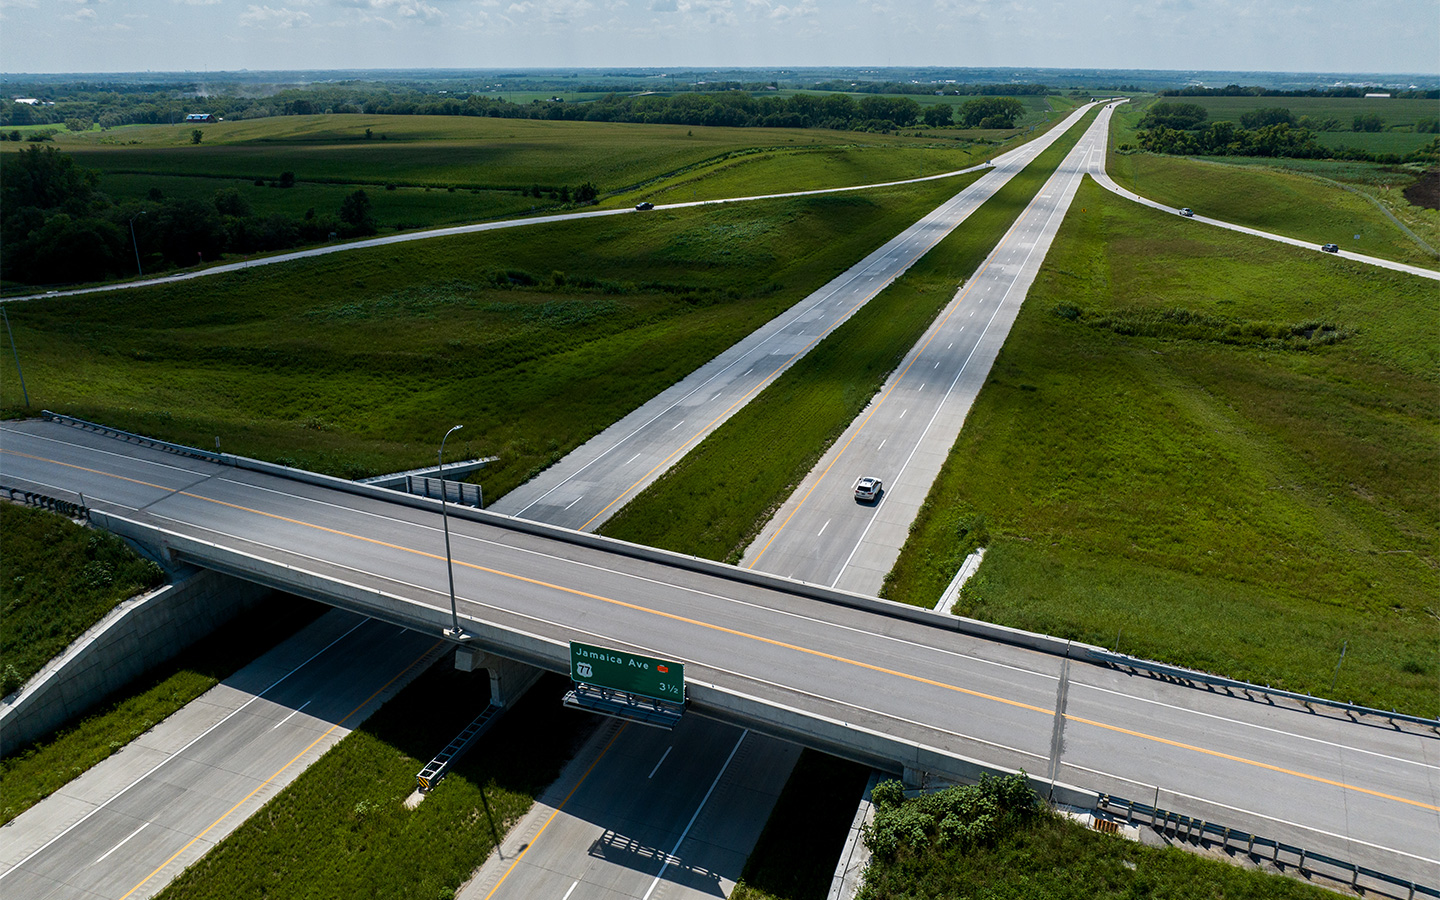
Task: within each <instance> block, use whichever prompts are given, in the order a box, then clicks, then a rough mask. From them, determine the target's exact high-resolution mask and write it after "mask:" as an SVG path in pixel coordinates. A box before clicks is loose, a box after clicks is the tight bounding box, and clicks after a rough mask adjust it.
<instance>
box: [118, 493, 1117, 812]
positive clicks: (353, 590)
mask: <svg viewBox="0 0 1440 900" xmlns="http://www.w3.org/2000/svg"><path fill="white" fill-rule="evenodd" d="M93 516H94V519H95V521H96V523H97V524H99V525H102V526H103V527H105V528H107V529H109V530H111V531H113V532H115V533H116V534H119V535H121V536H123V537H126V538H129V539H131V540H135V541H137V542H139V543H142V544H146V545H148V546H151V547H154V548H156V549H157V550H163V551H164V552H165V553H167V554H168V555H170V556H171V558H174V559H178V560H181V561H184V562H188V563H191V564H203V565H205V566H207V567H211V566H213V567H215V568H217V569H219V570H220V571H222V572H225V573H226V574H228V575H232V576H235V577H237V578H245V579H249V580H253V581H256V582H258V583H260V584H264V585H268V586H272V587H276V588H283V589H284V590H286V591H287V592H289V593H293V594H298V595H300V596H302V597H309V598H311V599H314V600H318V601H320V602H322V603H329V604H331V605H333V606H339V607H341V608H343V609H348V610H351V611H353V612H357V613H360V614H362V615H367V616H371V617H373V618H377V619H381V620H383V621H387V622H391V623H394V624H396V625H400V626H403V627H406V628H410V629H413V630H417V631H423V632H428V633H432V634H434V635H435V636H436V637H437V638H439V637H440V635H441V633H442V632H443V630H444V629H445V628H448V627H449V625H450V615H449V611H448V610H441V609H437V608H435V607H430V606H425V605H424V604H421V603H416V602H414V601H411V600H407V599H405V598H403V597H397V596H394V595H392V594H387V593H385V592H384V591H380V590H377V589H375V588H369V587H362V586H359V585H354V584H350V583H348V582H344V581H341V580H339V579H335V578H328V577H325V576H322V575H318V574H316V573H314V572H308V571H305V570H302V569H298V568H294V567H291V566H287V565H284V564H283V563H278V562H272V561H270V560H266V559H262V558H260V557H257V556H252V555H250V554H247V553H244V552H242V551H238V550H231V549H228V548H224V547H220V546H217V545H215V544H212V543H210V542H208V541H204V540H201V539H199V538H192V537H189V536H186V535H181V534H177V533H175V532H170V531H164V530H160V529H155V528H152V527H150V526H147V525H143V524H140V523H137V522H133V521H131V520H129V519H125V518H123V517H120V516H115V515H110V514H106V513H103V512H95V513H94V514H93ZM602 540H603V539H602ZM882 602H883V601H882ZM922 612H923V610H922ZM467 621H468V622H469V624H470V625H471V626H472V627H473V628H474V629H475V630H476V631H477V634H476V635H475V641H474V643H473V644H472V645H469V646H470V647H471V648H473V649H474V650H484V651H488V652H493V653H496V654H498V655H501V656H505V657H508V658H510V659H514V660H516V661H519V662H522V663H525V664H527V665H530V666H534V667H536V668H539V669H548V670H550V671H553V672H561V673H568V672H569V670H570V650H569V645H568V644H566V643H564V642H560V641H555V640H551V639H547V638H543V637H540V636H538V635H533V634H528V633H526V632H522V631H516V630H512V629H499V628H491V627H487V626H485V625H484V623H482V622H476V621H475V620H473V619H472V620H467ZM477 626H478V627H477ZM688 689H689V692H690V705H691V707H692V709H693V710H694V711H695V712H698V713H700V714H703V715H707V716H711V717H713V718H717V719H723V720H725V721H728V722H732V723H734V724H737V725H741V726H744V727H749V728H753V729H755V730H757V731H760V732H763V733H765V734H769V735H773V736H775V737H778V738H781V739H784V740H789V741H794V742H795V743H798V744H803V745H805V746H808V747H813V748H815V749H817V750H823V751H825V752H827V753H833V754H835V755H837V756H841V757H844V758H846V759H851V760H854V761H856V762H859V763H863V764H865V765H869V766H872V767H873V768H877V769H880V770H882V771H886V772H894V773H896V774H900V773H903V772H904V771H906V770H913V771H918V772H926V773H929V774H931V775H936V776H939V777H941V778H944V779H948V780H952V781H959V782H975V781H978V780H979V779H980V776H981V775H982V774H989V775H1009V774H1013V770H1011V769H1007V768H1004V767H1001V766H994V765H990V764H988V763H985V762H981V761H979V760H975V759H970V758H968V757H964V756H960V755H958V754H955V753H952V752H950V751H946V750H942V749H938V748H934V747H927V746H924V745H918V744H914V743H910V742H908V741H905V740H903V739H900V738H896V737H892V736H890V735H887V734H882V733H880V732H877V731H873V730H870V729H865V728H861V727H859V726H856V725H854V724H851V723H847V722H841V721H838V720H834V719H830V718H826V717H824V716H819V715H815V714H812V713H807V712H804V711H801V710H798V709H793V708H790V707H787V706H784V705H781V704H777V703H774V702H771V701H768V700H764V699H761V698H757V697H750V696H748V695H744V694H740V693H737V692H734V691H729V690H726V689H724V688H718V687H715V686H712V685H706V684H700V683H696V682H691V683H690V684H689V686H688ZM1031 781H1032V783H1033V784H1034V785H1035V788H1036V790H1037V791H1039V792H1040V793H1041V795H1042V796H1047V795H1048V796H1052V797H1053V798H1054V799H1055V800H1056V801H1057V802H1060V803H1068V804H1070V805H1073V806H1083V807H1086V808H1089V807H1091V806H1094V805H1095V802H1096V801H1097V797H1098V795H1097V794H1095V793H1094V792H1092V791H1086V790H1083V789H1081V788H1076V787H1072V786H1070V785H1066V784H1057V785H1055V790H1054V792H1053V793H1052V792H1051V790H1050V783H1049V782H1046V781H1042V780H1039V779H1035V778H1033V777H1032V778H1031Z"/></svg>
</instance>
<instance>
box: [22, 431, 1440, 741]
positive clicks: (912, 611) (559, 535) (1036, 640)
mask: <svg viewBox="0 0 1440 900" xmlns="http://www.w3.org/2000/svg"><path fill="white" fill-rule="evenodd" d="M44 415H45V416H46V417H48V418H50V419H52V420H54V421H57V422H62V423H64V424H68V425H74V426H76V427H79V428H84V429H86V430H90V431H94V432H97V433H101V434H107V435H112V436H115V437H118V438H120V439H122V440H127V441H132V442H136V443H141V444H144V445H146V446H152V447H157V448H159V449H162V450H166V451H169V452H172V453H180V454H184V455H187V456H193V457H196V458H199V459H206V460H211V461H213V462H217V463H220V464H222V465H230V466H238V467H240V468H246V469H252V470H256V471H261V472H267V473H270V474H273V475H280V476H282V477H286V478H291V479H295V480H299V481H304V482H308V483H312V484H319V485H322V486H325V487H330V488H334V489H336V490H341V491H346V492H348V493H353V494H360V495H362V496H370V497H375V498H377V499H384V500H386V501H388V502H392V503H406V502H407V501H408V502H411V503H426V502H427V499H426V498H421V497H419V496H417V495H407V494H404V493H399V492H396V491H392V490H387V489H384V488H377V487H373V486H371V485H365V484H360V483H357V482H353V481H347V480H345V479H343V478H333V477H330V476H328V475H321V474H319V473H315V472H308V471H306V470H304V469H293V468H287V467H285V466H280V465H276V464H273V463H266V462H262V461H260V460H253V459H247V458H245V457H240V456H234V455H232V454H228V453H227V454H216V453H211V452H210V451H208V450H199V449H196V448H194V447H185V446H183V445H180V444H172V443H169V442H168V441H157V440H154V439H152V438H146V437H143V436H141V435H135V434H131V433H129V432H125V431H120V430H118V429H114V428H109V427H107V426H104V425H96V424H94V423H93V422H86V421H84V420H83V419H76V418H74V417H72V416H63V415H59V414H57V413H52V412H48V411H47V412H45V413H44ZM447 483H448V482H447ZM454 483H456V484H458V483H459V482H454ZM454 512H455V513H457V514H460V515H463V516H466V517H469V518H473V519H475V520H476V521H480V522H485V523H487V524H492V525H502V526H503V527H506V528H510V529H513V530H517V531H523V532H527V533H530V534H538V535H542V536H544V537H550V538H554V539H557V540H563V541H566V542H568V543H571V544H577V545H580V546H589V547H596V548H599V549H604V550H608V551H610V552H612V553H619V554H621V555H624V556H629V557H631V558H635V559H643V560H648V561H652V562H659V563H662V564H665V565H670V566H675V567H678V568H682V569H688V570H690V571H697V572H701V573H705V574H712V575H718V576H720V577H723V578H727V579H730V580H732V581H737V582H741V583H745V584H755V585H762V586H764V587H768V588H771V589H784V590H786V591H787V592H789V593H791V594H794V595H796V596H802V597H807V598H810V599H814V600H819V601H821V602H824V603H832V604H835V605H838V606H846V607H849V608H851V609H860V610H864V611H866V612H872V613H876V614H878V615H883V616H887V617H890V618H899V619H906V620H909V621H912V622H917V623H919V624H924V625H929V626H932V627H940V628H947V629H950V630H952V631H957V632H959V633H961V634H966V635H970V636H971V637H975V638H979V639H981V640H987V641H995V642H998V643H1003V644H1010V645H1012V646H1016V647H1023V648H1026V649H1030V650H1036V651H1038V652H1041V653H1046V654H1049V655H1052V656H1059V657H1068V658H1071V659H1080V660H1083V661H1086V662H1091V663H1095V664H1097V665H1103V666H1111V667H1114V668H1121V669H1130V670H1132V671H1137V672H1148V673H1150V674H1152V675H1156V676H1158V677H1161V678H1170V679H1174V680H1177V681H1183V682H1187V683H1190V684H1202V685H1206V686H1207V687H1210V688H1218V689H1220V690H1225V691H1229V692H1235V691H1239V692H1241V693H1244V694H1246V695H1248V696H1251V697H1255V696H1257V695H1258V696H1262V697H1267V698H1272V700H1273V699H1276V698H1278V699H1284V700H1287V701H1290V702H1294V703H1297V704H1299V705H1301V706H1303V707H1305V708H1306V709H1308V710H1310V711H1311V712H1312V713H1313V712H1315V711H1316V709H1317V708H1327V709H1333V710H1337V711H1340V712H1343V713H1345V714H1347V715H1350V716H1352V717H1354V716H1366V717H1373V718H1378V719H1384V720H1387V721H1389V722H1391V723H1392V725H1393V724H1394V723H1397V722H1407V723H1411V724H1415V725H1420V726H1423V727H1426V728H1431V729H1434V730H1436V731H1440V719H1427V718H1424V717H1423V716H1414V715H1409V714H1406V713H1399V712H1396V711H1394V710H1383V709H1375V708H1372V707H1368V706H1361V705H1358V704H1355V703H1346V702H1342V701H1339V700H1330V699H1326V698H1324V697H1314V696H1311V695H1309V694H1303V693H1299V692H1297V691H1287V690H1284V689H1282V688H1275V687H1270V686H1269V685H1265V686H1261V685H1258V684H1251V683H1250V682H1245V681H1237V680H1235V679H1233V678H1224V677H1222V676H1219V675H1212V674H1210V673H1208V672H1200V671H1197V670H1194V669H1186V668H1183V667H1180V666H1175V665H1171V664H1169V663H1162V662H1155V661H1152V660H1145V659H1139V658H1137V657H1133V656H1126V655H1125V654H1123V653H1113V652H1111V651H1109V650H1106V649H1105V648H1103V647H1096V646H1094V645H1091V644H1082V643H1078V642H1075V641H1067V640H1065V639H1063V638H1057V637H1053V636H1051V635H1046V634H1039V633H1037V632H1032V631H1023V630H1021V629H1018V628H1009V627H1007V626H1004V625H995V624H993V623H990V622H982V621H980V620H978V619H967V618H965V617H963V616H953V615H945V614H943V613H936V612H934V611H932V610H929V609H922V608H920V607H916V606H908V605H906V604H903V603H896V602H894V601H890V600H881V599H879V598H876V597H868V596H864V595H861V594H851V593H847V592H845V591H839V590H835V589H834V588H830V587H828V586H825V585H817V584H808V583H805V582H800V581H793V580H791V579H788V578H781V577H779V576H775V575H770V574H768V573H764V572H756V571H754V570H751V569H741V568H737V567H735V566H727V565H725V564H723V563H717V562H712V561H711V560H707V559H701V558H698V557H692V556H685V555H683V554H679V553H672V552H669V551H666V550H658V549H655V548H652V547H645V546H641V545H638V544H629V543H626V542H625V541H618V540H615V539H613V538H607V537H603V536H601V535H595V534H589V533H582V532H574V531H570V530H569V529H563V528H557V527H555V526H552V525H547V524H544V523H541V522H532V521H529V520H526V519H519V518H514V517H511V516H497V515H495V514H493V513H488V512H484V511H482V510H478V509H473V508H466V507H465V506H463V505H462V506H461V507H459V508H457V509H456V510H455V511H454Z"/></svg>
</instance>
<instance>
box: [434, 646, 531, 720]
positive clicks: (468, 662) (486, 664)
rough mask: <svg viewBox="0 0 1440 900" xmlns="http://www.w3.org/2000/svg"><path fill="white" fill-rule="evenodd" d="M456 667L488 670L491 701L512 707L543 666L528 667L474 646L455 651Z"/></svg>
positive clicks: (466, 669)
mask: <svg viewBox="0 0 1440 900" xmlns="http://www.w3.org/2000/svg"><path fill="white" fill-rule="evenodd" d="M455 668H457V669H459V670H460V671H462V672H473V671H475V670H476V669H485V670H486V671H488V672H489V673H490V702H491V703H493V704H495V705H496V706H513V705H514V704H515V702H516V701H518V700H519V699H520V698H521V697H522V696H524V694H525V692H526V691H528V690H529V689H530V686H531V685H533V684H534V683H535V682H536V681H537V680H539V678H540V676H541V675H543V674H544V673H545V670H544V669H537V668H535V667H534V666H527V665H526V664H525V663H522V662H516V661H515V660H513V659H507V658H505V657H503V656H496V655H495V654H494V653H487V652H486V651H484V650H480V649H477V648H475V647H458V648H456V650H455Z"/></svg>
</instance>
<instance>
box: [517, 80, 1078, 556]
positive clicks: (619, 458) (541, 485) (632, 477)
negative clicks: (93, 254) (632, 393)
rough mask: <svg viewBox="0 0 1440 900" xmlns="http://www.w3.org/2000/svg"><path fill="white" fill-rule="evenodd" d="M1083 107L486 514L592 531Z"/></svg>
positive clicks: (1023, 163)
mask: <svg viewBox="0 0 1440 900" xmlns="http://www.w3.org/2000/svg"><path fill="white" fill-rule="evenodd" d="M1092 105H1093V104H1089V105H1086V106H1084V107H1081V108H1080V109H1077V110H1075V111H1074V112H1072V113H1070V115H1069V116H1067V117H1066V118H1065V119H1064V120H1063V121H1062V122H1061V123H1059V124H1058V125H1056V126H1055V127H1054V128H1052V129H1050V130H1049V131H1048V132H1046V133H1045V134H1044V135H1042V136H1040V137H1039V138H1036V139H1035V140H1033V141H1031V142H1030V143H1028V144H1025V145H1023V146H1021V147H1018V148H1016V149H1015V150H1012V151H1010V152H1009V153H1006V154H1004V155H1002V156H997V157H996V158H995V160H994V163H995V166H994V168H993V169H992V170H991V171H989V172H987V173H986V174H985V175H984V176H982V177H981V178H979V179H978V180H976V181H975V182H974V183H973V184H971V185H969V186H968V187H966V188H965V189H964V190H962V191H960V192H959V193H958V194H956V195H955V196H954V197H952V198H951V199H949V200H947V201H946V202H945V203H943V204H941V205H940V206H939V207H938V208H937V209H936V210H934V211H933V212H931V213H930V214H929V215H927V216H925V217H924V218H923V219H921V220H920V221H919V222H917V223H915V224H914V225H912V226H911V227H909V228H907V229H905V230H904V231H903V232H901V233H900V234H899V235H897V236H896V237H895V238H893V239H892V240H890V241H889V242H887V243H886V244H885V245H884V246H882V247H881V248H880V249H878V250H876V251H875V252H873V253H871V254H870V255H869V256H867V257H865V258H864V259H863V260H861V261H860V262H858V263H856V264H855V265H854V266H852V267H851V268H850V269H849V270H847V271H845V272H843V273H842V274H840V275H839V276H837V277H836V278H835V279H834V280H832V281H831V282H830V283H829V284H827V285H825V286H824V287H822V288H820V289H819V290H818V291H816V292H815V293H813V294H811V295H810V296H809V297H807V298H805V299H804V300H802V301H800V302H799V303H797V304H796V305H794V306H792V307H791V308H790V309H788V310H786V311H785V312H784V313H781V314H780V315H779V316H776V317H775V318H774V319H772V320H771V321H769V322H768V323H766V324H765V325H763V326H761V327H760V328H759V329H757V330H756V331H754V332H752V333H751V334H750V335H749V336H747V337H745V338H743V339H742V340H740V341H739V342H737V343H736V344H735V345H734V346H732V347H730V348H729V349H728V350H726V351H724V352H723V353H721V354H720V355H719V356H717V357H715V358H714V359H713V360H711V361H710V362H708V363H706V364H704V365H703V366H701V367H700V368H698V369H696V370H695V371H694V372H692V373H691V374H690V375H688V376H687V377H685V378H683V379H681V380H680V381H679V382H678V383H676V384H675V385H673V386H671V387H670V388H668V389H666V390H664V391H662V392H661V393H660V394H658V395H656V396H655V397H654V398H653V399H652V400H650V401H649V402H647V403H645V404H643V405H641V406H640V407H639V408H638V409H636V410H635V411H634V412H632V413H630V414H629V415H627V416H625V417H624V418H623V419H621V420H620V421H618V422H616V423H615V424H614V425H611V426H610V427H609V428H607V429H605V430H604V431H602V432H601V433H600V434H598V435H596V436H595V437H593V438H591V439H590V440H589V441H587V442H586V443H585V444H583V445H581V446H580V447H577V448H576V449H575V450H573V451H571V452H570V453H569V454H568V455H566V457H565V458H564V459H562V460H560V461H559V462H557V463H556V464H555V465H553V466H551V467H550V468H548V469H546V470H545V471H544V472H541V473H540V474H539V475H537V476H536V477H534V478H532V479H530V481H528V482H526V483H525V484H523V485H521V486H520V487H518V488H516V489H515V490H513V491H511V492H510V493H508V494H506V495H505V496H504V497H502V498H500V499H499V500H498V501H496V502H495V503H494V504H492V505H491V507H490V508H491V509H493V510H494V511H496V512H501V513H506V514H507V515H516V516H522V517H524V518H530V519H535V520H537V521H542V522H548V523H550V524H552V525H562V526H564V527H567V528H576V529H579V530H581V531H592V530H594V529H596V528H598V527H600V525H601V524H603V523H604V522H605V520H606V519H608V518H609V517H610V516H612V515H614V514H615V513H616V512H618V511H619V509H620V507H621V506H623V505H624V504H625V503H626V502H628V501H629V500H630V499H631V498H632V497H634V496H635V495H636V494H638V493H639V492H640V491H642V490H644V489H645V488H646V487H647V486H648V485H650V484H651V483H652V482H653V481H654V480H655V479H656V478H659V477H660V476H661V475H663V474H664V473H665V472H666V470H668V469H669V468H670V467H671V466H673V465H675V463H676V462H678V461H679V460H680V458H681V457H682V456H683V455H684V454H685V453H686V452H687V451H689V450H690V449H691V448H693V447H694V446H695V445H697V444H699V443H700V441H702V440H703V439H704V438H705V437H706V436H707V435H709V434H710V433H711V432H712V431H714V430H715V429H716V428H718V427H719V426H720V425H721V424H723V423H724V422H725V420H726V419H728V418H730V416H732V415H734V414H735V413H736V412H737V411H739V410H740V409H741V408H742V407H743V406H744V405H745V404H746V403H748V402H749V401H750V400H751V399H752V398H753V397H754V396H755V395H756V394H758V393H759V392H760V391H761V390H763V389H764V388H765V387H766V385H768V384H770V383H771V382H772V381H774V380H775V379H776V378H777V377H779V375H780V374H781V373H783V372H784V371H785V370H786V369H788V368H789V367H790V366H791V365H792V364H793V363H794V362H795V361H796V360H798V359H799V358H800V357H802V356H804V355H805V354H806V353H808V352H809V351H810V349H811V348H813V347H814V346H815V345H816V344H818V343H819V342H820V341H822V340H823V339H824V338H825V337H826V336H827V335H828V334H830V332H831V331H833V330H834V329H835V328H837V327H838V326H839V325H840V324H841V323H843V322H844V321H845V320H846V319H848V318H849V317H850V316H851V314H853V313H854V312H855V310H857V309H859V308H860V307H862V306H864V305H865V304H866V303H867V302H869V301H870V299H871V298H873V297H874V296H875V295H877V294H878V293H880V291H882V290H884V289H885V287H887V286H888V285H889V284H890V283H891V282H893V281H894V280H895V279H896V278H898V277H899V276H900V275H901V274H903V273H904V272H905V270H906V269H908V268H910V266H911V265H912V264H914V262H915V261H916V260H918V259H919V258H920V257H922V256H924V255H925V253H926V252H927V251H929V250H930V248H932V247H934V246H935V245H936V244H938V243H939V242H940V241H941V240H942V239H943V238H944V237H945V236H946V235H948V234H949V233H950V232H951V231H953V230H954V229H955V228H956V227H958V226H959V225H960V224H961V223H963V222H964V221H965V220H966V219H967V218H968V217H969V216H970V214H971V213H973V212H974V211H975V210H976V209H978V208H979V207H980V205H981V204H982V203H984V202H985V201H986V200H988V199H989V198H990V197H991V196H993V195H994V193H995V192H996V191H998V190H999V189H1000V188H1001V187H1003V186H1004V185H1005V184H1006V183H1007V182H1009V180H1010V179H1011V178H1013V177H1014V176H1015V175H1016V174H1018V173H1019V172H1020V171H1021V170H1022V169H1024V168H1025V166H1026V165H1028V164H1029V163H1030V162H1031V160H1033V159H1034V158H1035V157H1036V156H1038V155H1039V154H1040V153H1041V152H1043V151H1044V150H1045V149H1046V148H1047V147H1049V146H1050V145H1051V144H1053V143H1054V142H1055V141H1056V140H1058V139H1059V138H1060V136H1061V135H1062V134H1064V133H1065V132H1067V131H1068V130H1069V129H1070V128H1071V127H1073V126H1074V124H1075V123H1076V122H1077V121H1079V119H1080V118H1081V117H1083V116H1084V114H1085V113H1086V112H1088V111H1089V109H1090V106H1092Z"/></svg>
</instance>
